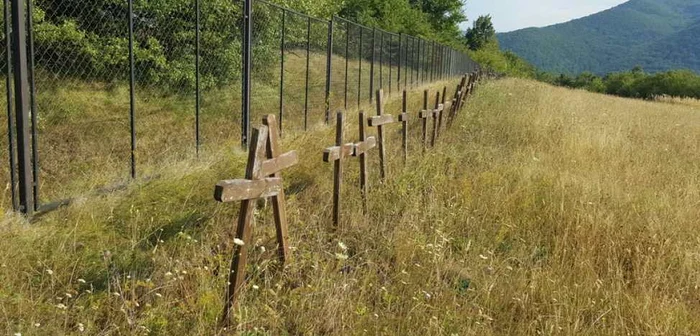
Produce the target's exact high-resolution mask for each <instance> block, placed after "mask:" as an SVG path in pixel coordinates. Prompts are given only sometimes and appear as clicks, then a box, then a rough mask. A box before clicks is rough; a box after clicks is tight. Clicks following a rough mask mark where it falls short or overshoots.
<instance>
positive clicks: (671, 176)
mask: <svg viewBox="0 0 700 336" xmlns="http://www.w3.org/2000/svg"><path fill="white" fill-rule="evenodd" d="M452 84H454V83H450V85H452ZM410 97H411V102H410V103H411V106H412V109H413V111H416V109H417V106H418V105H419V99H420V93H417V92H414V93H412V94H411V96H410ZM397 108H398V102H397V101H392V102H391V105H390V106H389V109H388V111H391V112H395V111H396V110H397ZM414 114H415V113H414ZM348 119H349V120H350V121H354V120H355V119H356V118H355V117H353V115H351V116H349V117H348ZM411 126H412V129H411V134H412V135H413V136H414V138H413V139H412V141H411V144H412V148H411V154H412V156H411V158H410V160H409V163H408V165H407V166H406V167H405V168H404V167H402V165H401V164H400V160H399V158H398V157H397V155H396V154H398V153H400V150H399V142H398V141H397V140H398V136H399V134H398V129H396V130H395V131H391V132H390V134H391V138H390V140H389V143H388V151H387V152H388V153H389V154H391V155H390V157H389V162H390V163H391V165H390V176H391V177H392V178H391V179H389V181H387V182H386V183H385V184H384V185H382V186H379V185H378V184H377V183H376V179H377V166H376V162H373V163H372V164H371V166H370V167H371V179H372V181H374V182H373V183H372V191H371V194H370V198H371V203H370V212H369V215H368V216H363V215H362V214H361V205H360V203H359V197H358V192H357V190H356V189H355V188H354V185H355V184H356V183H357V168H356V163H355V162H349V163H348V165H347V168H348V171H347V175H346V176H345V182H346V186H347V188H346V189H345V193H346V200H348V202H347V203H345V204H344V207H345V208H344V217H343V218H344V226H345V229H344V230H342V231H340V232H337V233H335V232H333V231H332V230H331V229H330V222H331V218H330V217H331V216H330V208H331V204H330V195H331V190H332V181H331V171H332V167H331V166H330V165H324V164H322V163H321V151H322V149H323V148H324V147H325V146H327V145H330V144H331V143H332V142H333V134H332V132H331V131H330V129H328V128H319V129H317V130H316V131H314V132H311V133H304V134H288V136H287V137H286V138H285V140H284V147H285V148H287V149H297V150H299V151H300V154H301V163H300V165H299V166H298V167H295V168H293V169H291V170H290V171H289V172H287V173H286V174H285V179H286V181H285V182H286V184H287V190H288V195H289V204H288V209H289V213H290V235H291V242H292V245H293V246H294V249H293V258H294V260H293V261H292V263H291V264H290V265H289V266H288V267H286V268H284V269H280V268H279V267H277V265H276V264H275V263H274V262H272V261H271V260H272V259H271V258H272V257H273V256H274V240H273V237H274V229H273V226H272V224H271V223H272V222H271V214H270V213H271V210H270V208H269V207H267V208H260V211H259V213H258V214H257V216H256V218H257V221H258V224H257V227H256V229H255V233H254V237H255V238H256V239H257V242H255V245H256V248H255V252H253V255H252V256H251V258H250V267H249V272H250V273H249V274H250V275H251V277H250V279H249V281H248V285H247V288H246V289H245V292H244V293H243V300H242V301H241V302H240V306H239V307H238V309H237V314H236V319H237V322H238V324H237V326H236V331H238V332H239V333H242V334H246V335H261V334H272V335H276V334H292V335H294V334H307V335H315V334H332V335H348V334H350V335H353V334H358V335H359V334H395V335H451V334H458V335H518V334H520V335H533V334H565V335H577V334H586V335H611V334H631V335H695V334H698V333H700V321H699V320H698V319H697V316H699V315H700V248H699V246H700V240H698V236H697V234H696V233H697V231H698V229H699V227H698V225H699V224H698V221H697V218H700V210H698V207H697V200H698V197H700V180H698V178H697V176H700V167H699V166H698V165H697V162H698V159H697V156H698V154H697V153H698V149H699V148H698V144H700V141H699V140H700V115H698V110H697V105H695V104H687V103H686V102H673V103H651V102H644V101H637V100H626V99H620V98H613V97H609V96H601V95H595V94H590V93H586V92H583V91H571V90H567V89H563V88H553V87H551V86H548V85H545V84H541V83H536V82H532V81H524V80H517V79H508V80H502V81H497V82H491V83H487V84H485V85H484V86H482V87H481V88H480V89H479V90H478V91H477V94H476V96H475V97H474V98H473V100H471V101H470V103H469V104H468V106H467V108H466V110H465V113H464V114H462V115H461V117H460V118H459V120H457V121H456V123H455V125H454V127H453V128H452V129H451V130H450V131H449V132H447V133H446V134H445V137H444V138H443V139H442V140H441V141H440V142H439V144H438V145H437V147H436V148H434V149H433V150H430V151H429V152H427V153H426V154H420V152H421V150H420V147H419V146H417V144H418V139H416V136H417V135H418V134H419V129H418V125H417V124H416V123H415V122H414V123H412V125H411ZM347 132H348V133H347V134H353V135H354V134H355V133H356V129H355V126H354V124H353V125H348V129H347ZM243 157H244V155H243V153H241V152H231V151H229V150H222V151H219V152H216V153H211V155H207V156H206V157H204V158H202V160H201V161H200V162H198V163H193V164H184V163H183V164H173V165H170V166H169V167H167V168H166V169H165V171H164V172H163V177H162V178H161V179H158V180H154V181H150V182H143V183H141V184H138V185H132V186H130V187H129V188H128V189H127V190H124V191H121V192H117V193H114V194H110V195H107V196H102V197H99V198H95V199H89V200H85V201H84V202H83V203H82V204H74V205H72V206H70V207H68V208H64V209H61V210H59V211H56V212H53V213H51V214H48V215H47V216H45V217H44V218H42V219H41V220H40V221H38V222H37V223H34V224H28V223H26V222H24V221H23V220H22V219H21V218H18V217H13V216H6V217H4V219H3V221H2V224H1V226H0V235H1V236H0V237H1V238H2V241H3V242H4V243H3V244H0V282H1V283H2V284H3V285H2V286H0V326H2V327H1V329H0V330H2V332H3V333H6V334H13V333H22V335H34V334H40V335H41V334H45V335H50V334H70V333H78V332H79V330H80V329H81V328H82V329H84V332H85V333H87V334H149V333H150V334H162V335H185V334H215V333H217V332H218V333H222V334H225V332H222V331H216V330H215V329H213V327H212V326H213V325H214V324H215V322H216V319H217V318H218V317H219V314H220V310H221V306H222V300H221V298H222V296H223V289H224V286H225V281H226V280H225V273H226V271H227V269H228V262H229V254H230V251H231V247H232V242H231V241H232V235H233V223H235V222H234V218H235V216H236V213H237V208H238V207H237V206H236V205H233V204H228V205H218V204H215V202H214V201H213V200H212V190H213V186H214V184H215V183H216V181H218V180H219V179H221V178H230V177H239V176H242V174H243V164H244V163H243V161H244V158H243ZM341 242H342V243H343V244H342V246H346V248H347V249H344V248H343V247H342V246H341V244H340V243H341ZM262 247H265V249H263V248H262ZM346 257H347V259H346ZM231 334H233V333H231Z"/></svg>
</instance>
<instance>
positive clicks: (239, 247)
mask: <svg viewBox="0 0 700 336" xmlns="http://www.w3.org/2000/svg"><path fill="white" fill-rule="evenodd" d="M263 123H264V124H265V125H264V126H261V127H260V128H254V129H253V132H252V136H251V141H250V147H249V149H248V164H247V166H246V172H245V179H238V180H223V181H219V183H217V184H216V188H215V189H214V199H215V200H217V201H219V202H222V203H229V202H237V201H240V202H241V210H240V213H239V215H238V227H237V229H236V239H235V240H234V243H235V245H234V251H233V258H232V260H231V270H230V272H229V278H228V288H227V291H226V303H225V306H224V312H223V316H222V323H223V324H224V325H226V326H228V325H229V323H230V320H231V317H230V312H231V309H232V307H233V306H234V304H235V303H236V299H237V298H238V296H239V292H240V290H241V287H242V285H243V282H244V281H245V266H246V261H247V258H248V247H249V246H250V245H251V244H252V239H251V237H252V222H253V220H254V218H253V213H254V212H255V203H256V202H255V201H256V199H259V198H267V197H271V198H272V205H273V211H274V217H275V226H276V229H277V244H278V257H279V258H280V262H281V263H282V264H284V263H286V262H288V261H289V259H290V255H289V246H288V243H287V241H288V237H287V214H286V208H285V203H284V186H283V183H282V177H281V174H280V172H281V171H282V170H284V169H286V168H289V167H291V166H294V165H295V164H297V162H298V161H299V159H298V157H297V153H296V151H291V152H288V153H285V154H280V149H279V144H278V141H279V133H278V128H277V127H276V126H277V121H276V119H275V116H274V115H268V116H267V117H265V119H264V121H263Z"/></svg>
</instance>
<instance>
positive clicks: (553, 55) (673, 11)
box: [497, 0, 700, 75]
mask: <svg viewBox="0 0 700 336" xmlns="http://www.w3.org/2000/svg"><path fill="white" fill-rule="evenodd" d="M698 35H700V0H632V1H629V2H627V3H624V4H622V5H620V6H618V7H615V8H613V9H610V10H607V11H603V12H600V13H598V14H595V15H592V16H589V17H585V18H581V19H578V20H574V21H571V22H567V23H562V24H557V25H553V26H550V27H545V28H528V29H522V30H518V31H515V32H509V33H503V34H498V35H497V36H498V39H499V42H500V44H501V46H502V47H503V48H504V49H505V50H511V51H513V52H515V53H517V54H518V55H520V56H522V57H523V58H525V59H526V60H528V61H529V62H531V63H533V64H534V65H535V66H537V67H538V68H540V69H542V70H545V71H549V72H554V73H565V74H578V73H581V72H583V71H590V72H593V73H595V74H598V75H602V74H606V73H610V72H617V71H625V70H627V69H630V68H632V67H633V66H635V65H641V66H643V67H644V68H645V69H646V70H647V71H649V72H660V71H668V70H671V69H691V70H695V71H700V59H699V58H698V57H697V55H698V54H699V53H700V44H698V43H697V36H698Z"/></svg>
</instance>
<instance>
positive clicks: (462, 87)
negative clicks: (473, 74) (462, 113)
mask: <svg viewBox="0 0 700 336" xmlns="http://www.w3.org/2000/svg"><path fill="white" fill-rule="evenodd" d="M469 80H470V76H469V75H464V76H463V77H462V82H461V83H460V84H459V92H460V94H459V97H458V98H457V99H458V102H457V109H456V111H455V114H456V113H457V112H459V110H461V109H462V104H463V103H464V97H466V95H467V94H468V93H469V87H468V85H469V84H468V82H469Z"/></svg>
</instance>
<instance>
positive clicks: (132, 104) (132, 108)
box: [129, 0, 136, 178]
mask: <svg viewBox="0 0 700 336" xmlns="http://www.w3.org/2000/svg"><path fill="white" fill-rule="evenodd" d="M135 82H136V69H135V62H134V1H133V0H129V128H130V132H131V178H136V120H135V119H136V117H135V115H134V114H135V113H136V99H135V97H134V96H135V91H136V89H135V85H136V83H135Z"/></svg>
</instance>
